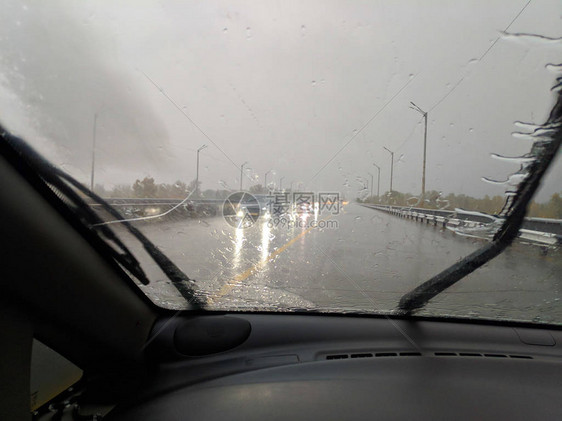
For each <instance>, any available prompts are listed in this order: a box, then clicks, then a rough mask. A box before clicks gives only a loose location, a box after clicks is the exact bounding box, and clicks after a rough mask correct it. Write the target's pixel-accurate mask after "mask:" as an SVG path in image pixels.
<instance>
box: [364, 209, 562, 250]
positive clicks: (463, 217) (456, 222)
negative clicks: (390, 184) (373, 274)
mask: <svg viewBox="0 0 562 421" xmlns="http://www.w3.org/2000/svg"><path fill="white" fill-rule="evenodd" d="M362 206H365V207H368V208H372V209H377V210H380V211H383V212H387V213H390V214H392V215H396V216H398V217H400V218H407V219H412V220H414V221H418V222H422V223H427V224H432V225H435V226H442V227H444V228H446V227H453V228H456V227H459V226H461V225H462V226H464V227H468V228H477V227H481V226H484V225H485V224H486V223H491V222H493V221H495V220H497V217H494V216H492V215H484V214H480V213H477V212H470V211H466V212H463V211H449V210H440V209H422V208H412V207H408V206H389V205H374V204H368V203H362ZM519 238H521V239H523V240H527V241H530V242H533V243H539V244H545V245H552V246H555V245H561V244H562V220H560V219H548V218H525V221H524V223H523V227H522V228H521V229H520V230H519Z"/></svg>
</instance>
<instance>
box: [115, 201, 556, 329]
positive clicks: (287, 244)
mask: <svg viewBox="0 0 562 421" xmlns="http://www.w3.org/2000/svg"><path fill="white" fill-rule="evenodd" d="M310 219H313V218H312V217H310V218H309V220H310ZM317 221H324V222H323V225H324V227H323V228H307V227H306V226H305V227H299V226H287V225H279V226H271V225H272V224H268V220H266V219H263V218H260V219H259V220H258V221H257V223H256V224H255V225H253V226H252V227H250V228H247V229H236V228H234V227H231V226H230V225H228V224H227V223H226V222H225V220H224V219H223V218H222V216H216V217H212V218H206V219H201V220H197V219H182V220H177V221H166V222H157V223H147V224H143V225H139V227H140V228H141V230H142V231H143V232H144V233H145V234H146V235H147V236H148V237H149V238H150V239H151V240H152V241H154V242H155V243H156V244H157V245H158V246H159V247H160V248H161V249H162V251H164V252H165V253H166V254H167V255H168V256H169V257H170V258H172V260H173V261H174V262H175V263H176V264H177V265H178V266H179V267H180V268H181V269H182V270H183V271H184V272H185V273H186V274H188V276H189V277H190V278H193V279H195V280H197V284H198V286H199V288H200V291H201V292H202V293H204V294H205V295H206V298H207V300H208V303H209V304H208V306H209V308H210V309H217V310H220V309H232V308H236V309H239V310H253V309H259V310H281V311H285V310H299V309H320V310H323V311H330V310H332V311H337V310H339V311H351V312H356V311H365V312H375V313H380V312H382V313H384V312H389V311H392V310H394V309H395V308H396V305H397V302H398V300H399V298H400V297H401V296H402V295H403V294H404V293H406V292H408V291H409V290H410V289H412V288H414V287H415V286H417V285H419V284H420V283H422V282H423V281H425V280H427V279H429V278H430V277H431V276H432V275H435V274H437V273H438V272H440V271H441V270H443V269H445V268H447V267H448V266H450V265H451V264H453V263H455V262H456V261H458V260H459V259H461V258H462V257H464V256H466V255H467V254H469V253H470V252H472V251H474V250H476V249H477V248H478V247H480V246H481V245H482V244H483V242H482V240H478V239H473V238H466V237H461V236H458V235H456V234H454V233H453V232H451V231H449V230H447V229H443V228H440V227H433V226H429V225H425V224H419V223H416V222H413V221H411V220H405V219H400V218H398V217H396V216H392V215H388V214H386V213H383V212H380V211H377V210H373V209H368V208H364V207H361V206H359V205H357V204H349V205H347V206H345V207H343V209H342V210H341V211H340V214H339V215H333V216H330V215H329V214H327V215H325V214H321V215H319V216H318V219H317ZM328 221H330V223H328ZM119 231H120V232H121V230H119ZM130 242H131V246H132V248H133V250H134V251H135V252H136V253H140V254H142V249H141V248H140V247H139V246H138V244H137V243H135V242H133V240H130ZM561 257H562V254H561V252H560V251H556V250H552V251H549V252H548V253H546V254H544V252H543V250H542V249H541V248H539V247H537V246H530V245H525V244H521V243H517V244H514V245H513V246H512V247H510V248H509V249H508V250H507V251H506V252H505V253H503V254H502V255H500V256H499V257H497V258H496V259H494V260H493V261H491V262H489V263H488V264H487V265H485V266H484V267H482V268H480V269H478V270H477V271H476V272H474V273H472V274H471V275H469V276H467V277H466V278H464V279H463V280H461V281H460V282H459V283H457V284H456V285H454V286H453V287H451V288H449V289H448V290H447V291H445V292H444V293H442V294H441V295H439V296H437V297H436V298H434V299H433V300H432V301H431V302H430V303H429V304H428V305H427V307H426V309H424V310H423V311H421V312H420V313H419V314H424V315H432V314H439V315H451V316H467V317H483V318H501V319H514V320H526V321H531V320H532V321H537V322H539V321H542V322H547V323H548V322H558V323H562V305H561V304H562V303H561V301H560V298H561V295H562V294H561V287H562V259H561ZM142 262H143V267H144V268H145V270H146V272H147V274H148V275H149V278H150V279H153V280H154V281H153V282H152V283H151V284H150V285H149V286H146V287H142V288H143V289H144V290H145V292H147V293H148V294H149V295H151V296H153V297H154V296H156V297H157V298H153V299H154V300H155V301H156V302H157V303H158V304H159V305H162V306H164V307H167V308H178V309H180V308H184V307H185V301H184V299H183V298H182V297H181V296H179V295H178V293H177V291H176V290H175V288H174V287H172V286H171V285H170V284H169V282H168V281H167V280H165V276H164V275H163V274H162V273H161V272H160V270H159V269H158V268H157V267H156V266H155V265H154V264H153V263H151V261H150V260H149V259H142Z"/></svg>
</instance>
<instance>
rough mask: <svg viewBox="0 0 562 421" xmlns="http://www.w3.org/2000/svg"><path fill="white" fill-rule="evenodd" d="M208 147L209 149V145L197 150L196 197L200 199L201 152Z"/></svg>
mask: <svg viewBox="0 0 562 421" xmlns="http://www.w3.org/2000/svg"><path fill="white" fill-rule="evenodd" d="M206 147H207V145H203V146H201V147H200V148H199V149H197V172H196V175H195V197H199V152H201V151H202V150H203V149H205V148H206Z"/></svg>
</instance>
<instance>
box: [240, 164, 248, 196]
mask: <svg viewBox="0 0 562 421" xmlns="http://www.w3.org/2000/svg"><path fill="white" fill-rule="evenodd" d="M247 164H248V161H246V162H244V163H243V164H242V165H240V191H242V177H243V176H244V167H245V166H246V165H247Z"/></svg>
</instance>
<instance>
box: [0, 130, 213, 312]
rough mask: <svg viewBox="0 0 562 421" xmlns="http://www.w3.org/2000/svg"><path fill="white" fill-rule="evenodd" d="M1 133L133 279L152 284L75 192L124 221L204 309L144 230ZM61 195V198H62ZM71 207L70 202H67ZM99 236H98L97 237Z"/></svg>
mask: <svg viewBox="0 0 562 421" xmlns="http://www.w3.org/2000/svg"><path fill="white" fill-rule="evenodd" d="M0 133H1V136H2V138H3V139H4V140H5V141H6V143H7V144H8V145H9V146H10V149H11V150H12V151H13V152H15V153H16V154H17V156H18V160H19V161H21V162H23V163H25V164H26V165H28V166H29V167H31V169H32V171H33V172H35V173H36V174H37V175H38V176H39V177H40V179H41V180H42V181H43V182H44V183H45V184H46V185H47V187H49V190H50V191H51V192H53V193H54V194H55V195H56V196H57V197H58V198H59V199H60V200H62V201H63V202H65V203H67V202H70V204H71V205H72V206H73V208H72V209H73V210H74V212H75V214H76V216H77V217H78V218H80V219H82V220H83V221H82V222H84V223H85V225H86V226H87V227H88V228H89V229H91V230H92V231H98V232H99V233H101V234H103V236H104V237H106V238H107V239H108V240H110V241H112V242H113V243H114V244H115V245H116V246H117V248H118V249H119V250H121V252H122V253H119V252H118V251H117V250H115V249H114V248H113V247H111V246H109V245H108V247H107V251H108V252H109V253H110V255H111V257H112V258H114V259H115V260H116V261H117V262H118V263H120V264H121V265H122V266H123V267H124V268H125V269H127V270H128V271H129V272H130V273H131V274H132V275H133V276H135V277H136V278H137V279H138V280H139V281H140V282H141V283H143V284H144V285H147V284H148V283H149V282H150V281H149V279H148V278H147V277H146V275H145V273H144V271H143V270H142V268H141V265H140V263H139V262H138V260H137V259H136V257H135V256H134V254H133V253H132V252H131V251H130V250H129V249H128V247H127V246H126V245H125V244H124V243H123V242H122V241H121V239H120V238H119V237H118V236H117V235H116V234H115V233H114V232H113V230H112V229H110V228H109V227H108V226H106V225H104V221H103V220H102V219H101V217H100V216H99V215H98V214H97V213H96V212H95V211H94V210H93V209H92V208H91V207H90V206H89V205H88V203H86V202H85V201H84V199H83V198H82V197H81V196H80V195H79V194H77V192H76V191H75V190H74V189H76V190H78V191H80V192H82V193H83V194H84V195H86V196H88V197H89V198H91V199H92V200H94V201H95V202H96V203H98V204H99V205H101V207H102V208H103V209H104V210H105V211H107V212H108V213H109V214H111V215H112V216H113V217H115V218H116V219H118V220H119V221H121V223H122V225H123V226H125V227H126V229H127V230H128V231H129V232H130V233H131V234H132V235H133V237H135V238H136V239H137V240H138V241H139V242H140V243H141V244H142V246H143V247H144V249H145V250H146V252H147V253H148V254H149V256H150V257H151V258H152V259H153V260H154V262H155V263H156V264H157V265H158V267H159V268H160V269H161V270H162V271H163V272H164V273H165V274H166V276H167V277H168V278H169V279H170V280H171V281H172V284H173V285H174V286H175V287H176V289H177V290H178V291H179V293H180V294H181V295H182V297H184V298H185V299H186V300H187V301H188V303H190V304H191V305H193V306H194V307H196V308H200V307H202V306H203V305H204V304H205V302H204V300H202V299H201V298H200V297H198V296H197V295H196V294H195V291H194V288H193V285H194V283H195V282H194V281H193V280H191V279H190V278H189V277H188V276H187V275H186V274H185V273H184V272H183V271H182V270H181V269H179V268H178V267H177V266H176V265H175V264H174V263H173V262H172V261H171V260H170V259H169V258H168V256H166V255H165V254H164V253H162V251H161V250H160V249H159V248H158V247H157V246H156V245H155V244H154V243H152V242H151V241H150V240H149V239H148V238H147V237H146V236H145V235H144V234H143V233H142V232H141V231H139V230H138V229H137V228H136V227H134V226H133V225H132V224H130V223H129V222H128V221H126V220H125V219H124V218H123V216H122V215H121V214H120V213H119V212H118V211H117V210H115V208H113V207H112V206H111V205H110V204H109V203H107V202H106V201H105V200H104V199H102V198H101V197H100V196H98V195H97V194H95V193H94V192H92V191H90V190H89V189H88V188H86V187H85V186H83V185H82V184H81V183H80V182H79V181H77V180H76V179H74V178H73V177H72V176H70V175H69V174H67V173H66V172H64V171H62V170H61V169H59V168H57V167H55V166H54V165H53V164H51V163H50V162H49V161H48V160H46V159H45V158H43V156H41V155H40V154H39V153H38V152H36V151H35V150H34V149H33V148H32V147H31V146H29V145H28V144H27V143H26V142H25V141H23V140H22V139H20V138H18V137H16V136H14V135H12V134H11V133H10V132H8V131H7V130H5V129H4V128H3V127H2V126H0ZM61 195H62V197H61ZM67 204H68V203H67ZM98 237H99V235H98Z"/></svg>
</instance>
